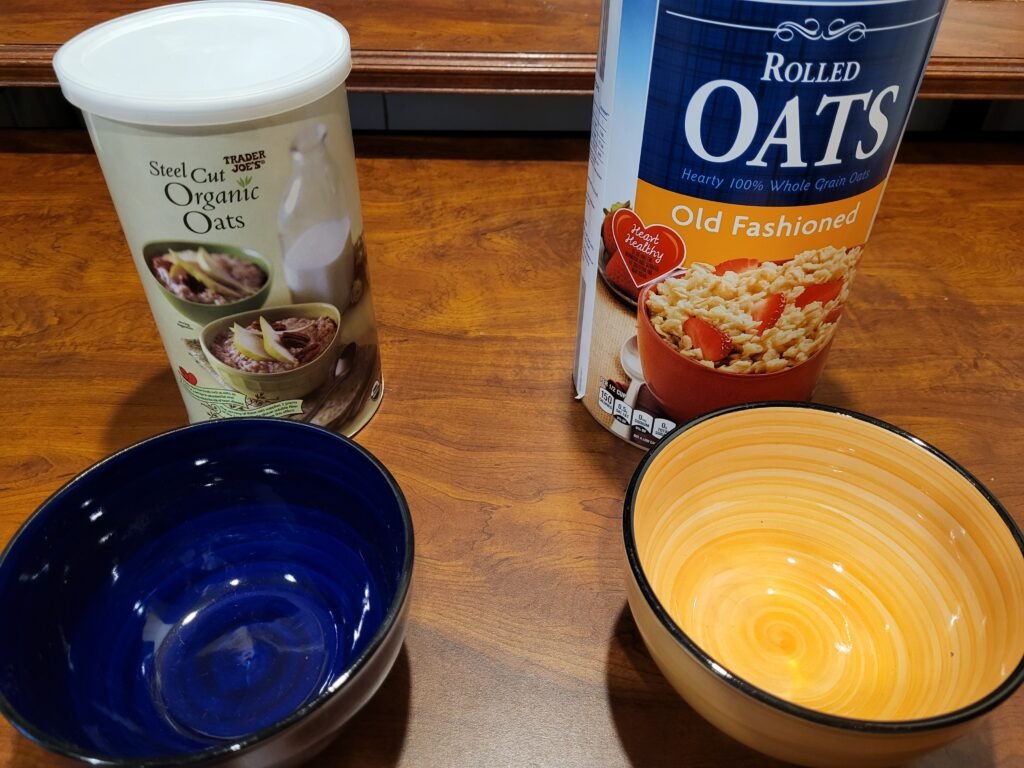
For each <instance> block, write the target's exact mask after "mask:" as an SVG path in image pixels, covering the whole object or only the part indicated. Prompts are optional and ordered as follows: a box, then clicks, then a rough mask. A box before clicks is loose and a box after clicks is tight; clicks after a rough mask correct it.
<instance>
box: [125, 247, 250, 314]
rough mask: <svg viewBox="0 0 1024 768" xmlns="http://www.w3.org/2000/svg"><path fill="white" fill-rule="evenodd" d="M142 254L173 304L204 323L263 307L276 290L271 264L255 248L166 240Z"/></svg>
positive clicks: (143, 251)
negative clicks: (268, 296) (271, 282)
mask: <svg viewBox="0 0 1024 768" xmlns="http://www.w3.org/2000/svg"><path fill="white" fill-rule="evenodd" d="M142 258H143V261H144V262H145V264H146V267H147V268H148V269H149V273H150V276H151V277H152V278H153V279H154V280H155V282H156V283H157V285H158V286H159V290H160V292H161V293H162V294H163V295H164V297H166V299H167V301H168V302H170V304H171V306H173V307H174V308H175V309H177V310H178V311H179V312H181V314H183V315H184V316H185V317H187V318H188V319H189V320H192V321H193V322H195V323H199V324H200V325H205V324H206V323H209V322H211V321H213V320H216V319H217V318H220V317H225V316H227V315H233V314H235V313H237V312H244V311H246V310H250V309H259V308H260V307H262V306H263V304H264V303H265V302H266V300H267V295H268V294H269V293H270V265H269V263H268V262H267V260H266V259H265V258H264V257H263V256H261V255H260V254H259V253H257V252H256V251H254V250H252V249H251V248H237V247H235V246H230V245H217V244H214V243H186V242H170V241H161V242H154V243H147V244H146V246H145V247H144V248H143V249H142Z"/></svg>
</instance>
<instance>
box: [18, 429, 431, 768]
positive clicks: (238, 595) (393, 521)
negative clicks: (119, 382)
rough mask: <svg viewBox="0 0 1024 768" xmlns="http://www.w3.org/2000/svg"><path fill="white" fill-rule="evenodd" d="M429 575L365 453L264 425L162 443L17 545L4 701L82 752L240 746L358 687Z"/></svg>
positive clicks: (116, 468)
mask: <svg viewBox="0 0 1024 768" xmlns="http://www.w3.org/2000/svg"><path fill="white" fill-rule="evenodd" d="M411 568H412V528H411V522H410V520H409V515H408V510H407V508H406V505H405V501H404V499H403V498H402V496H401V492H400V491H399V490H398V488H397V486H396V485H395V484H394V481H393V480H392V479H391V477H390V475H388V474H387V472H386V471H385V470H384V469H383V468H382V467H381V466H380V465H379V464H378V463H377V462H376V461H375V460H374V459H373V458H372V457H370V456H369V454H367V453H366V452H365V451H364V450H363V449H361V448H359V447H358V446H357V445H356V444H355V443H353V442H351V441H349V440H346V439H345V438H342V437H339V436H337V435H335V434H333V433H330V432H326V431H324V430H320V429H317V428H314V427H309V426H306V425H302V424H297V423H294V422H288V421H283V420H263V419H259V420H256V419H253V420H229V421H220V422H208V423H205V424H198V425H195V426H192V427H188V428H186V429H183V430H178V431H175V432H171V433H168V434H165V435H161V436H158V437H156V438H153V439H151V440H148V441H145V442H143V443H141V444H139V445H137V446H134V447H133V448H130V449H128V450H126V451H124V452H121V453H119V454H116V455H115V456H113V457H111V458H109V459H107V460H106V461H104V462H101V463H100V464H98V465H97V466H95V467H93V468H92V469H90V470H88V471H87V472H85V473H84V474H83V475H81V476H80V477H79V478H77V479H76V480H74V481H73V482H72V483H70V484H69V485H68V486H66V487H65V488H63V489H62V490H61V491H59V492H58V493H57V494H55V495H54V496H53V497H52V498H51V499H50V500H49V501H47V502H46V503H45V504H44V505H43V506H42V507H41V508H40V510H39V511H38V512H37V513H36V514H35V515H34V516H33V517H32V518H31V519H30V520H29V521H28V522H27V523H26V525H25V526H24V527H23V528H22V530H21V531H19V533H18V534H17V536H16V537H15V539H14V540H13V541H12V542H11V544H10V545H9V546H8V549H7V551H6V552H5V553H4V555H3V559H2V560H0V615H2V617H3V619H2V621H0V707H2V709H3V710H4V714H6V715H7V716H8V717H9V719H11V720H12V722H14V723H15V725H16V726H17V727H19V728H20V729H21V730H22V731H23V732H25V733H27V734H28V735H30V736H31V737H32V738H35V739H37V740H39V741H41V742H43V743H44V744H46V745H47V746H49V747H51V748H54V749H56V750H57V751H62V752H65V753H69V754H73V755H76V756H80V757H87V758H88V757H96V758H100V759H105V760H115V761H117V760H139V759H146V760H147V761H148V760H157V761H161V760H167V759H171V760H173V759H175V757H179V758H180V757H182V756H186V755H191V756H192V757H195V755H194V754H193V753H196V752H198V751H203V750H211V749H213V750H217V749H218V748H221V749H223V748H230V746H231V745H232V744H237V743H241V742H244V741H245V740H246V739H250V740H252V736H253V734H257V733H258V732H264V733H267V732H269V731H273V730H274V729H280V728H281V726H282V725H283V724H285V723H286V722H288V721H289V718H290V719H291V720H294V719H296V717H298V716H299V715H296V714H295V713H297V712H299V713H300V714H301V712H300V710H303V709H306V710H311V709H314V708H315V707H316V706H318V703H319V702H321V701H322V700H324V699H326V698H329V697H330V696H331V695H333V691H335V690H339V689H343V686H342V683H343V681H344V680H345V679H346V678H347V677H348V676H349V675H350V674H351V673H352V671H353V668H354V667H358V665H359V663H360V662H361V660H363V659H365V657H367V656H368V655H369V653H370V652H371V651H372V649H373V645H374V643H379V642H380V638H381V637H382V636H383V635H384V634H385V633H386V632H387V631H388V630H389V629H390V628H391V626H392V625H393V623H394V621H395V616H396V613H397V611H398V609H399V608H400V607H401V604H402V602H403V601H404V599H405V594H406V591H407V588H408V583H409V576H410V572H411ZM339 695H340V690H339Z"/></svg>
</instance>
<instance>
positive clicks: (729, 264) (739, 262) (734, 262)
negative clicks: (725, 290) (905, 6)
mask: <svg viewBox="0 0 1024 768" xmlns="http://www.w3.org/2000/svg"><path fill="white" fill-rule="evenodd" d="M759 266H761V262H760V261H758V260H757V259H729V260H728V261H723V262H722V263H721V264H719V265H718V266H717V267H715V274H716V275H724V274H725V273H726V272H735V273H736V274H737V275H738V274H740V273H741V272H749V271H750V270H752V269H757V268H758V267H759Z"/></svg>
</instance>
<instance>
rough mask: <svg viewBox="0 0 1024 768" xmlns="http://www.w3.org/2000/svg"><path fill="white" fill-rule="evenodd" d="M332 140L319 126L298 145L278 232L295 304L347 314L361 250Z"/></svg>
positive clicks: (304, 134) (294, 143) (293, 147)
mask: <svg viewBox="0 0 1024 768" xmlns="http://www.w3.org/2000/svg"><path fill="white" fill-rule="evenodd" d="M326 138H327V128H326V127H325V126H324V125H323V124H322V123H316V124H314V125H311V126H309V127H307V128H306V129H304V130H303V131H302V132H300V133H299V134H298V135H296V137H295V139H294V140H293V141H292V144H291V154H292V176H291V179H290V180H289V182H288V185H287V187H286V188H285V194H284V197H283V199H282V200H281V208H280V210H279V212H278V219H277V226H278V232H279V234H280V237H281V248H282V252H283V254H284V258H283V261H284V274H285V279H286V280H287V283H288V288H289V289H290V290H291V293H292V299H293V300H294V301H295V302H297V303H303V302H309V301H322V302H327V303H328V304H333V305H334V306H336V307H337V308H338V309H340V310H341V311H342V312H344V310H345V307H347V306H348V304H349V301H350V300H351V298H352V281H353V276H354V271H355V250H354V247H353V243H352V222H351V219H350V218H349V215H348V206H347V205H346V201H345V200H344V193H343V190H342V189H341V186H340V185H339V179H338V171H337V168H336V166H335V165H334V162H333V161H332V160H331V157H330V155H329V154H328V152H327V146H326Z"/></svg>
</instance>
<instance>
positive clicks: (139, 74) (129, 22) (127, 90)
mask: <svg viewBox="0 0 1024 768" xmlns="http://www.w3.org/2000/svg"><path fill="white" fill-rule="evenodd" d="M53 67H54V69H55V70H56V72H57V79H58V80H59V81H60V87H61V90H62V91H63V92H64V96H65V97H66V98H67V100H68V101H70V102H71V103H72V104H74V105H75V106H77V107H79V108H80V109H82V110H84V111H86V112H91V113H93V114H96V115H100V116H102V117H106V118H110V119H112V120H120V121H122V122H127V123H138V124H142V125H163V126H189V125H190V126H198V125H223V124H225V123H237V122H243V121H246V120H256V119H259V118H263V117H270V116H272V115H277V114H280V113H282V112H287V111H288V110H291V109H296V108H298V107H301V106H304V105H306V104H309V103H311V102H313V101H316V100H317V99H319V98H320V97H321V96H325V95H327V94H328V93H330V92H331V91H333V90H334V89H335V88H337V87H338V86H339V85H341V84H342V83H344V82H345V78H346V77H348V74H349V72H350V71H351V70H352V49H351V46H350V44H349V38H348V32H347V31H346V29H345V27H343V26H342V25H341V24H339V23H338V22H337V21H335V20H334V19H332V18H331V17H330V16H326V15H324V14H322V13H319V12H318V11H313V10H310V9H308V8H300V7H298V6H295V5H287V4H285V3H275V2H268V1H267V0H201V1H200V2H191V3H181V4H178V5H168V6H163V7H160V8H153V9H151V10H147V11H140V12H138V13H132V14H129V15H127V16H122V17H121V18H118V19H113V20H112V21H108V22H106V23H104V24H100V25H98V26H95V27H93V28H91V29H87V30H86V31H85V32H82V33H81V34H79V35H77V36H76V37H74V38H72V39H71V40H69V41H68V42H67V43H65V44H64V45H63V46H61V48H60V50H58V51H57V54H56V55H55V56H54V57H53Z"/></svg>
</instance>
